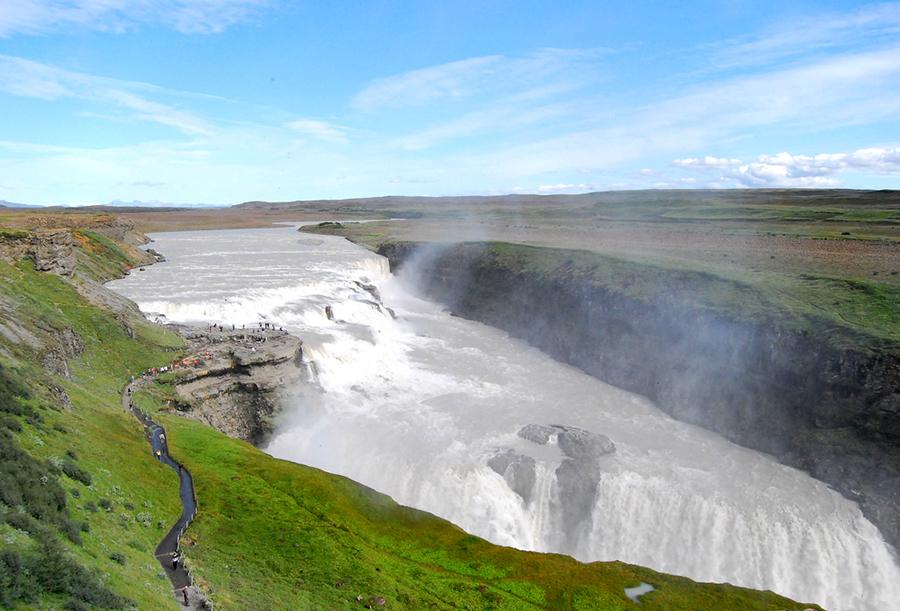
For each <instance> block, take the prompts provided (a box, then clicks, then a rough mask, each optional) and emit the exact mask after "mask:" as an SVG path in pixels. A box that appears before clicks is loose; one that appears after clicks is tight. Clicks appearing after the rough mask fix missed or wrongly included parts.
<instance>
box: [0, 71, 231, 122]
mask: <svg viewBox="0 0 900 611" xmlns="http://www.w3.org/2000/svg"><path fill="white" fill-rule="evenodd" d="M0 91H4V92H6V93H10V94H13V95H17V96H21V97H29V98H39V99H42V100H58V99H64V98H73V99H79V100H88V101H92V102H97V103H100V104H105V105H108V106H112V107H114V108H117V109H120V110H125V111H128V112H130V113H131V115H130V116H132V117H133V118H135V119H138V120H141V121H150V122H153V123H158V124H161V125H167V126H169V127H174V128H175V129H177V130H179V131H181V132H184V133H186V134H204V135H205V134H210V133H211V132H212V130H213V128H212V126H211V125H210V124H209V122H208V121H206V120H205V119H203V118H201V117H199V116H197V115H196V114H194V113H192V112H190V111H187V110H183V109H180V108H177V107H174V106H171V105H167V104H163V103H161V102H157V101H154V100H150V99H148V98H147V97H145V96H146V94H147V93H148V92H155V93H157V94H169V95H176V96H177V95H181V94H180V92H174V91H167V90H165V89H161V88H159V87H154V86H152V85H147V84H144V83H135V82H131V81H120V80H117V79H110V78H105V77H100V76H94V75H90V74H85V73H82V72H72V71H69V70H63V69H61V68H56V67H54V66H48V65H46V64H41V63H38V62H34V61H31V60H27V59H22V58H19V57H12V56H9V55H0ZM137 91H139V92H141V94H143V95H139V94H138V93H136V92H137Z"/></svg>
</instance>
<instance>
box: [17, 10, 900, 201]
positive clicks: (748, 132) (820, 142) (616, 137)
mask: <svg viewBox="0 0 900 611" xmlns="http://www.w3.org/2000/svg"><path fill="white" fill-rule="evenodd" d="M732 187H850V188H876V189H882V188H900V2H892V3H856V2H829V1H823V0H817V1H815V2H807V1H804V0H800V1H796V0H793V1H791V2H781V1H779V2H772V1H769V0H754V1H749V0H748V1H744V0H718V1H713V0H699V1H694V2H685V3H673V2H662V1H658V2H651V1H643V0H631V1H629V2H602V1H599V0H594V1H586V2H581V1H573V0H558V1H556V2H536V1H535V2H533V1H531V0H509V1H507V0H478V1H471V2H470V1H468V0H455V1H454V2H444V1H434V2H425V1H421V2H402V1H399V0H398V1H388V0H367V1H365V2H359V1H343V0H328V1H325V0H309V1H305V0H0V200H6V201H10V202H17V203H25V204H41V205H51V204H62V205H74V204H102V203H109V202H113V201H125V202H132V201H139V202H147V203H152V202H165V203H174V204H211V205H229V204H235V203H240V202H243V201H250V200H269V201H288V200H297V199H320V198H329V199H330V198H348V197H367V196H380V195H463V194H501V193H578V192H586V191H600V190H611V189H643V188H656V189H659V188H732Z"/></svg>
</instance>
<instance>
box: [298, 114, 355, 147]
mask: <svg viewBox="0 0 900 611" xmlns="http://www.w3.org/2000/svg"><path fill="white" fill-rule="evenodd" d="M287 126H288V127H289V128H291V129H292V130H294V131H296V132H298V133H301V134H304V135H306V136H310V137H312V138H316V139H317V140H322V141H324V142H333V143H336V144H345V143H346V142H347V141H348V137H347V128H346V127H343V126H341V125H335V124H334V123H329V122H328V121H320V120H317V119H297V120H295V121H291V122H289V123H288V124H287Z"/></svg>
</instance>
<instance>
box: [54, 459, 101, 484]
mask: <svg viewBox="0 0 900 611" xmlns="http://www.w3.org/2000/svg"><path fill="white" fill-rule="evenodd" d="M61 468H62V472H63V473H65V474H66V475H67V476H68V477H70V478H72V479H74V480H75V481H79V482H81V483H82V484H84V485H85V486H90V485H91V482H92V481H93V480H92V479H91V474H90V473H88V472H87V471H85V470H84V469H82V468H81V467H79V466H78V465H77V464H75V463H74V462H72V461H71V460H66V461H64V462H63V464H62V467H61Z"/></svg>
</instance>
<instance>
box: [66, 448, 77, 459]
mask: <svg viewBox="0 0 900 611" xmlns="http://www.w3.org/2000/svg"><path fill="white" fill-rule="evenodd" d="M66 456H68V457H69V458H71V459H72V460H78V454H76V453H75V450H73V449H72V448H69V449H68V450H66Z"/></svg>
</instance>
